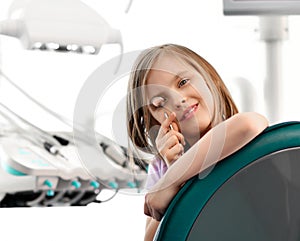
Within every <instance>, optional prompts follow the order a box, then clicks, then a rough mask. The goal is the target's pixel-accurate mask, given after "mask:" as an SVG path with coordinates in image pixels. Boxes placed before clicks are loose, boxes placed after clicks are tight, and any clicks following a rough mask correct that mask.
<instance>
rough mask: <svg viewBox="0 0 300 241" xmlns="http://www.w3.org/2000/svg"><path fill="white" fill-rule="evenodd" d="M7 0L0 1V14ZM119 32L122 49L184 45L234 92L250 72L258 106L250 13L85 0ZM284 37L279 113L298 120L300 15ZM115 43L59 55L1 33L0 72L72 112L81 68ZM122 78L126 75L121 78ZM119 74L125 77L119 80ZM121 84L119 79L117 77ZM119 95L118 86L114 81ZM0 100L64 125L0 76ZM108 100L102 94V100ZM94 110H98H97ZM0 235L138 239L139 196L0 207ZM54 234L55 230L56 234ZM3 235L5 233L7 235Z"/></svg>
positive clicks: (196, 1)
mask: <svg viewBox="0 0 300 241" xmlns="http://www.w3.org/2000/svg"><path fill="white" fill-rule="evenodd" d="M10 2H11V0H10V1H1V3H0V14H1V16H0V18H1V19H3V18H4V16H5V10H6V9H7V8H8V6H9V3H10ZM84 2H86V3H87V4H89V5H90V6H92V7H94V8H95V10H96V11H98V12H99V13H100V14H101V15H102V16H103V17H104V18H106V20H107V21H108V22H109V23H110V24H111V25H112V26H113V27H115V28H119V29H120V30H121V32H122V35H123V43H124V51H125V52H127V51H132V50H138V49H142V48H146V47H150V46H153V45H157V44H162V43H170V42H172V43H178V44H182V45H186V46H187V47H189V48H191V49H193V50H195V51H196V52H198V53H199V54H200V55H202V56H203V57H205V58H206V59H207V60H208V61H209V62H210V63H211V64H213V65H214V66H215V68H216V69H217V70H218V72H219V73H220V75H221V76H222V77H223V79H224V81H225V82H226V84H227V85H228V86H229V87H230V89H232V90H233V91H234V92H233V93H232V94H233V96H236V99H237V102H238V105H240V104H239V93H238V92H235V91H236V88H235V87H234V85H233V84H232V83H233V80H234V79H236V78H238V77H244V78H247V79H249V80H250V81H251V82H252V83H253V86H254V88H255V89H256V91H257V95H258V97H257V98H258V100H257V102H258V105H257V106H256V107H255V108H254V109H253V110H255V111H259V112H261V113H262V114H265V108H264V105H263V104H262V103H263V96H262V88H263V80H264V77H265V72H264V67H265V66H264V65H265V63H264V45H263V43H261V42H260V41H259V40H258V36H257V33H255V31H254V30H255V29H256V28H257V22H258V21H257V18H256V17H225V16H223V14H222V1H221V0H209V1H208V0H207V1H204V0H187V1H179V0H175V1H174V0H164V1H160V0H151V1H149V0H133V2H132V6H131V8H130V9H129V12H128V13H125V9H126V8H127V4H128V3H129V1H128V2H126V1H124V0H102V1H98V0H85V1H84ZM289 20H290V21H289V23H290V25H289V26H290V39H289V40H288V41H286V42H285V43H284V52H283V63H284V64H283V71H284V88H283V90H282V92H283V106H284V113H283V115H282V117H281V119H280V121H285V120H300V111H299V107H298V103H300V95H299V94H298V92H299V84H298V82H299V71H298V69H299V67H298V63H299V62H300V61H299V56H300V46H299V44H298V43H299V40H300V30H299V29H300V28H299V26H300V21H299V17H291V18H290V19H289ZM118 51H119V49H118V47H113V46H111V47H104V48H103V51H102V52H101V53H100V55H98V56H80V55H72V54H70V55H64V54H57V53H46V52H32V51H25V50H23V49H22V47H21V45H20V43H19V42H18V41H17V40H14V39H11V38H8V37H0V63H1V66H2V69H3V70H4V71H5V73H6V74H7V75H8V76H10V77H11V79H13V80H14V81H15V82H16V83H18V84H19V85H21V86H22V87H23V88H24V89H25V90H26V91H27V92H29V93H31V94H32V96H34V97H35V98H37V99H38V100H40V101H41V102H42V103H44V104H45V105H46V106H48V107H49V108H51V109H53V110H56V111H57V112H58V113H60V114H63V115H65V116H67V117H68V118H70V119H72V115H73V108H74V104H75V101H76V97H77V94H78V92H79V90H80V88H81V86H82V85H83V83H84V82H85V80H86V79H87V78H88V76H89V75H90V74H91V73H92V72H93V71H94V70H95V69H96V68H97V67H98V66H99V65H100V64H101V63H103V62H105V61H106V60H108V59H110V58H111V57H113V56H115V55H117V54H118V53H119V52H118ZM125 79H126V78H125ZM123 81H124V80H123ZM119 84H120V86H126V83H125V85H124V83H119ZM115 89H116V91H117V90H119V92H117V93H115V95H114V99H111V103H115V104H117V103H118V101H116V99H115V98H116V96H120V97H122V96H124V95H125V94H126V89H125V88H115ZM0 93H1V94H0V100H1V101H3V102H4V103H6V104H7V105H9V106H10V107H11V108H12V109H13V110H15V111H16V112H17V113H19V114H20V115H22V116H23V117H25V118H27V119H28V120H30V121H32V122H33V123H35V124H36V125H38V126H40V127H42V128H45V129H48V130H65V129H68V128H67V127H66V126H64V125H61V124H60V123H59V122H58V121H56V120H55V119H54V118H53V119H52V118H49V116H48V115H47V114H46V113H44V112H43V111H41V110H40V109H38V108H37V107H35V106H34V105H33V104H32V103H30V102H29V101H28V100H26V99H25V98H23V97H22V96H21V95H20V94H19V93H17V92H16V91H14V90H13V89H12V88H11V87H9V86H8V85H7V84H6V83H5V82H4V80H3V79H2V80H1V85H0ZM108 101H109V100H108ZM99 111H101V110H99ZM113 111H114V106H113V105H112V106H111V109H109V108H108V109H106V110H105V111H104V112H103V113H102V114H101V118H102V119H101V120H102V121H101V123H99V124H98V125H97V128H98V131H99V132H101V133H103V134H105V135H107V136H113V134H112V132H111V118H112V117H111V115H112V113H113ZM122 123H123V124H124V123H125V120H124V122H122ZM0 213H1V219H0V227H1V236H5V237H6V236H8V235H13V238H12V239H13V240H16V239H20V240H32V241H37V240H41V239H42V240H45V241H48V240H49V241H50V240H53V239H55V240H59V241H61V240H76V241H77V240H78V241H79V240H92V239H95V240H131V241H135V240H136V241H138V240H142V237H143V228H144V219H145V217H144V215H143V196H141V195H139V196H128V195H123V194H120V195H117V197H115V198H114V199H113V200H111V201H109V202H107V203H103V204H97V205H96V204H93V205H90V206H89V207H87V208H48V209H39V208H37V209H9V210H4V209H3V210H0ZM58 234H59V235H58ZM6 239H8V238H6Z"/></svg>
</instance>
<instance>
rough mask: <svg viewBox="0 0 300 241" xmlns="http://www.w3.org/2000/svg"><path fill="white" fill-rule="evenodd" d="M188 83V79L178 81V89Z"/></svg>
mask: <svg viewBox="0 0 300 241" xmlns="http://www.w3.org/2000/svg"><path fill="white" fill-rule="evenodd" d="M188 82H189V79H182V80H180V81H179V83H178V87H179V88H180V87H182V86H184V85H185V84H187V83H188Z"/></svg>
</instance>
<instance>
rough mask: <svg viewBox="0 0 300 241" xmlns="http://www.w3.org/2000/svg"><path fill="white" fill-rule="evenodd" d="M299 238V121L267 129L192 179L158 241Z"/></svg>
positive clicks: (169, 213) (174, 204)
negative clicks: (206, 171) (206, 174)
mask: <svg viewBox="0 0 300 241" xmlns="http://www.w3.org/2000/svg"><path fill="white" fill-rule="evenodd" d="M299 238H300V122H287V123H280V124H277V125H274V126H271V127H268V128H267V129H266V130H265V131H264V132H263V133H262V134H260V135H259V136H258V137H256V138H255V139H254V140H253V141H251V142H250V143H249V144H248V145H246V146H245V147H243V148H242V149H241V150H239V151H238V152H236V153H234V154H233V155H231V156H229V157H228V158H226V160H223V161H222V162H220V163H218V164H217V165H216V166H215V167H214V169H213V170H212V172H211V173H210V174H209V175H208V176H206V177H205V178H203V179H200V178H199V177H198V176H196V177H194V178H192V179H191V180H189V181H188V182H187V183H186V184H185V186H184V187H183V188H182V189H181V190H180V192H179V193H178V194H177V195H176V196H175V198H174V199H173V201H172V202H171V204H170V205H169V207H168V209H167V212H166V214H165V216H164V218H163V220H162V221H161V223H160V226H159V229H158V231H157V233H156V236H155V238H154V240H156V241H174V240H176V241H183V240H188V241H196V240H197V241H198V240H203V241H219V240H222V241H229V240H230V241H235V240H238V241H240V240H243V241H250V240H251V241H252V240H255V241H277V240H278V241H282V240H286V241H296V240H299Z"/></svg>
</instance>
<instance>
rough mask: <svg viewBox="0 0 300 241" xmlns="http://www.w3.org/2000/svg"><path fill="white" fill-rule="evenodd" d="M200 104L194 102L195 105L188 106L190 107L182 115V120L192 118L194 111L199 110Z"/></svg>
mask: <svg viewBox="0 0 300 241" xmlns="http://www.w3.org/2000/svg"><path fill="white" fill-rule="evenodd" d="M198 105H199V103H197V104H194V105H191V106H190V107H188V108H187V109H186V110H185V111H184V112H183V115H182V117H181V119H180V121H185V120H188V119H190V118H191V117H193V115H194V113H195V112H196V111H197V110H198Z"/></svg>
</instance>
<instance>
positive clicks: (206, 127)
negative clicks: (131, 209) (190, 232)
mask: <svg viewBox="0 0 300 241" xmlns="http://www.w3.org/2000/svg"><path fill="white" fill-rule="evenodd" d="M127 115H128V126H127V128H128V134H129V137H130V139H131V141H132V143H133V145H134V147H136V148H137V151H138V150H142V151H144V152H148V153H152V154H154V155H155V158H154V160H153V161H152V162H151V163H150V164H149V168H148V179H147V184H146V185H147V188H148V189H150V190H149V192H148V193H147V194H146V196H145V205H144V213H145V214H146V215H148V217H147V222H146V233H145V240H152V239H153V237H154V234H155V231H156V229H157V226H158V224H159V221H160V220H161V218H162V216H163V214H164V212H165V210H166V208H167V207H168V205H169V203H170V201H171V200H172V198H173V197H174V196H175V195H176V193H177V192H178V191H179V189H180V187H181V186H182V185H183V184H184V183H185V182H186V181H187V180H188V179H190V178H191V177H193V176H195V175H196V174H199V173H203V170H206V172H207V168H208V167H213V165H214V164H215V163H216V162H218V161H220V160H222V159H224V158H225V157H227V156H228V155H230V154H232V153H233V152H235V151H237V150H238V149H240V148H241V147H242V146H244V145H245V144H247V143H248V142H249V141H250V140H252V139H253V138H254V137H255V136H257V135H258V134H259V133H261V132H262V131H263V130H264V129H265V128H266V127H267V125H268V122H267V120H266V119H265V118H264V117H263V116H261V115H259V114H257V113H238V110H237V107H236V105H235V104H234V102H233V100H232V98H231V96H230V94H229V92H228V90H227V88H226V87H225V85H224V83H223V81H222V80H221V78H220V77H219V75H218V73H217V72H216V71H215V69H214V68H213V67H212V66H211V65H210V64H209V63H208V62H207V61H206V60H205V59H203V58H202V57H200V56H199V55H197V54H196V53H194V52H193V51H191V50H190V49H188V48H186V47H183V46H179V45H174V44H167V45H162V46H157V47H153V48H150V49H147V50H145V51H144V52H142V53H141V54H140V56H139V57H138V59H137V60H136V63H135V65H134V66H133V71H132V72H131V76H130V80H129V86H128V97H127Z"/></svg>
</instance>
